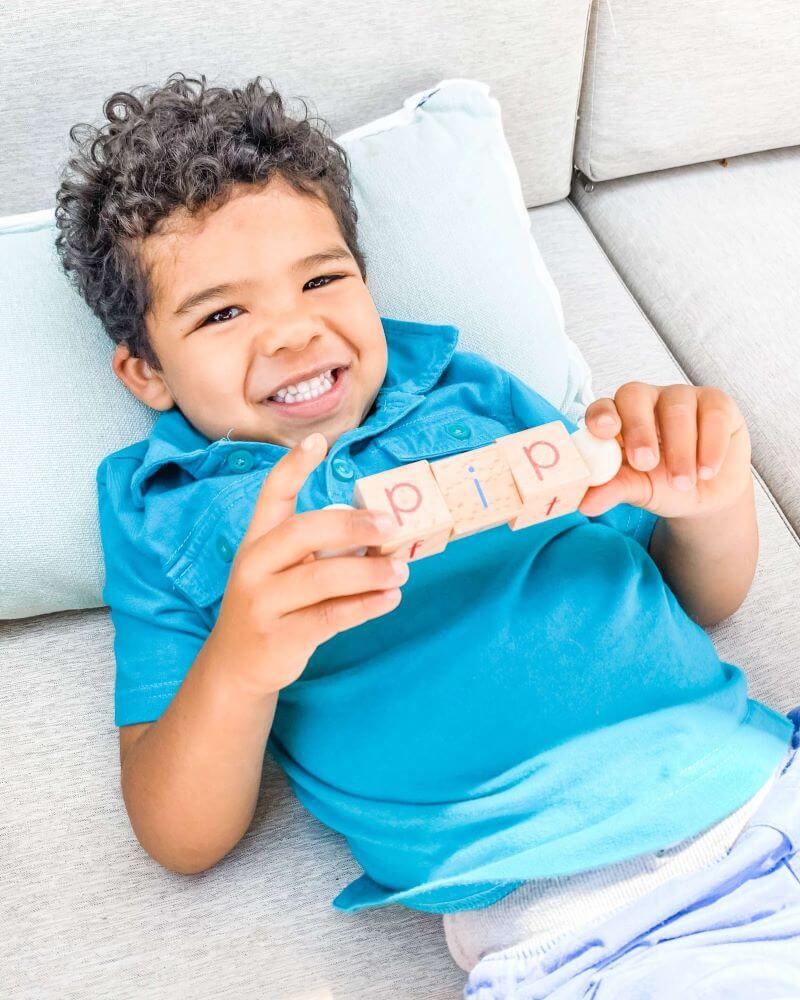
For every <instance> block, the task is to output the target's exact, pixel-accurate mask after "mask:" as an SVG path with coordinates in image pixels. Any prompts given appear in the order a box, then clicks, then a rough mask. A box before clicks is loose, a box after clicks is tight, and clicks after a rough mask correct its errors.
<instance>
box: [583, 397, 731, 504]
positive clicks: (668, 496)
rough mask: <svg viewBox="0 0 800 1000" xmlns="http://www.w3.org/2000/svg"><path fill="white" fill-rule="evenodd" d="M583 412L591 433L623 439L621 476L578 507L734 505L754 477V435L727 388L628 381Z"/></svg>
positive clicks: (591, 491) (592, 490)
mask: <svg viewBox="0 0 800 1000" xmlns="http://www.w3.org/2000/svg"><path fill="white" fill-rule="evenodd" d="M608 418H610V419H608ZM585 419H586V426H587V428H588V429H589V430H590V431H591V433H592V434H595V435H597V437H601V438H611V437H616V439H617V441H618V442H619V444H620V446H621V447H622V465H621V467H620V469H619V472H618V473H617V474H616V476H615V477H614V478H613V479H612V480H610V481H609V482H607V483H604V484H603V485H602V486H590V487H589V489H588V490H587V491H586V494H585V496H584V498H583V500H582V501H581V503H580V506H579V507H578V509H579V510H580V511H581V513H582V514H585V515H586V516H587V517H595V516H596V515H598V514H602V513H604V512H605V511H607V510H610V509H611V508H612V507H615V506H616V505H617V504H618V503H629V504H632V505H633V506H636V507H644V508H645V509H646V510H649V511H652V513H654V514H657V515H659V516H660V517H695V516H705V515H706V514H711V513H714V512H715V511H718V510H723V509H724V508H726V507H730V506H732V505H733V504H734V503H735V502H736V501H737V500H738V498H739V497H740V496H741V495H742V493H743V492H744V490H745V489H746V487H747V485H748V481H749V479H750V435H749V434H748V431H747V427H746V425H745V422H744V418H743V417H742V415H741V413H740V412H739V407H738V406H737V405H736V403H735V402H734V401H733V399H731V397H730V396H728V395H727V394H726V393H724V392H723V391H722V390H721V389H715V388H714V387H713V386H708V385H701V386H693V385H683V384H677V385H667V386H658V385H649V384H647V383H646V382H626V383H625V384H624V385H622V386H620V388H619V389H618V390H617V392H616V395H615V396H614V399H610V398H609V397H608V396H605V397H603V398H602V399H596V400H595V401H594V402H593V403H591V404H590V405H589V406H588V407H587V408H586V414H585ZM646 449H652V450H653V454H652V455H651V456H650V457H649V458H648V456H647V454H646ZM706 470H711V471H710V473H707V472H706Z"/></svg>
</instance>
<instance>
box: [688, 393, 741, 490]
mask: <svg viewBox="0 0 800 1000" xmlns="http://www.w3.org/2000/svg"><path fill="white" fill-rule="evenodd" d="M737 417H738V418H739V419H740V420H741V415H740V414H739V408H738V407H737V406H736V404H735V403H734V401H733V400H732V399H731V397H730V396H728V395H727V394H726V393H724V392H722V391H721V390H720V389H715V388H714V387H713V386H703V387H702V390H701V392H700V396H699V398H698V401H697V465H698V476H699V477H700V479H711V478H712V477H713V476H715V475H716V474H717V473H718V472H719V470H720V468H721V466H722V464H723V462H724V461H725V456H726V454H727V453H728V446H729V445H730V442H731V437H732V436H733V434H734V432H735V431H736V429H737Z"/></svg>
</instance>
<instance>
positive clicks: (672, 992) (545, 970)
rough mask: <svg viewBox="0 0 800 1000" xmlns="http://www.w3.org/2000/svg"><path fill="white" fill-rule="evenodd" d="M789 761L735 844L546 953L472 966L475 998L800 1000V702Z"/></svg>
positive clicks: (515, 953) (519, 951) (499, 956)
mask: <svg viewBox="0 0 800 1000" xmlns="http://www.w3.org/2000/svg"><path fill="white" fill-rule="evenodd" d="M787 715H788V717H789V718H790V719H791V720H792V722H793V723H794V736H793V738H792V744H791V747H790V748H789V749H788V751H787V754H786V760H785V762H784V766H783V770H782V771H781V773H780V774H779V775H778V777H777V778H776V780H775V782H774V783H773V785H772V787H771V788H770V790H769V792H768V793H767V795H766V796H765V798H764V800H763V801H762V803H761V805H760V806H759V808H758V809H757V810H756V812H755V813H754V814H753V815H752V816H751V817H750V819H749V821H748V822H747V824H746V825H745V827H744V829H743V830H742V832H741V833H740V834H739V837H738V838H737V840H736V842H735V843H734V845H733V846H732V848H731V850H730V852H729V853H728V854H727V855H726V856H725V857H724V858H722V859H721V860H719V861H717V862H716V863H715V864H713V865H710V866H709V867H707V868H703V869H700V870H699V871H697V872H695V873H694V874H693V875H692V876H690V877H688V878H687V877H685V876H683V877H680V878H676V879H673V880H671V881H669V882H665V883H664V884H663V885H660V886H658V887H657V888H656V889H654V890H653V891H652V892H650V893H648V894H647V895H645V896H643V897H642V898H641V899H638V900H636V902H635V903H633V904H631V905H630V906H628V907H625V908H623V909H622V910H619V911H618V912H617V913H615V914H614V915H613V916H612V917H610V918H609V919H608V920H606V921H603V922H602V923H599V924H596V925H593V926H592V927H590V928H588V929H587V928H582V929H581V931H579V932H578V933H575V934H572V935H570V936H568V937H567V938H564V939H560V940H559V941H557V942H556V943H555V944H554V945H553V947H552V948H551V949H549V950H548V951H547V952H545V953H544V954H541V953H539V954H538V955H532V954H526V949H525V942H524V941H523V942H521V943H519V944H516V945H514V946H513V947H511V948H506V949H504V950H502V951H496V952H493V953H491V954H489V955H486V956H485V957H484V958H482V959H481V960H480V962H478V964H477V965H476V966H475V967H474V968H473V969H472V971H471V972H470V974H469V978H468V980H467V983H466V986H465V987H464V997H465V998H469V1000H512V998H513V1000H533V998H537V1000H538V998H544V997H547V998H551V1000H578V998H582V1000H583V998H592V1000H676V998H678V997H680V998H681V1000H712V998H713V1000H799V998H800V855H798V849H799V848H800V755H798V747H800V705H798V706H797V707H796V708H793V709H792V710H791V712H788V713H787Z"/></svg>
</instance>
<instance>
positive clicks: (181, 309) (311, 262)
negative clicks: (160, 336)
mask: <svg viewBox="0 0 800 1000" xmlns="http://www.w3.org/2000/svg"><path fill="white" fill-rule="evenodd" d="M352 259H353V257H352V254H350V252H349V251H348V250H346V249H345V248H344V247H342V246H339V245H338V244H334V245H333V246H329V247H325V249H324V250H318V251H317V252H316V253H312V254H309V255H308V257H301V258H300V260H296V261H295V262H294V264H292V266H291V267H290V268H289V270H290V271H291V273H292V274H296V273H297V272H298V271H304V270H305V269H306V268H310V267H317V266H318V265H320V264H326V263H328V262H329V261H334V260H352ZM252 284H253V282H252V281H229V282H225V283H224V284H221V285H212V286H211V287H210V288H204V289H203V290H202V291H199V292H192V294H191V295H189V296H187V298H185V299H184V300H183V302H181V304H180V305H179V306H178V308H177V309H176V310H175V312H174V313H173V316H183V315H185V314H186V313H188V312H192V311H193V310H194V309H197V308H198V306H202V305H204V304H205V303H206V302H209V301H210V300H211V299H216V298H217V297H218V296H220V295H224V294H225V293H226V292H233V291H236V289H237V288H245V287H248V286H250V285H252Z"/></svg>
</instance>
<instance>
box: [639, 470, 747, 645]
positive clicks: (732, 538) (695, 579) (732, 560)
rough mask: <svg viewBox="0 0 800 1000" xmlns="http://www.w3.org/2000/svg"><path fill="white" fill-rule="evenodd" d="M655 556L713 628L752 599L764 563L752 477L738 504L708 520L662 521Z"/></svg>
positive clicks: (694, 612)
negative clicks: (751, 591)
mask: <svg viewBox="0 0 800 1000" xmlns="http://www.w3.org/2000/svg"><path fill="white" fill-rule="evenodd" d="M649 552H650V555H651V556H652V558H653V561H654V562H655V563H656V564H657V565H658V567H659V569H660V570H661V574H662V576H663V577H664V579H665V580H666V582H667V584H668V585H669V587H670V589H671V590H672V592H673V593H674V594H675V596H676V597H677V598H678V600H679V601H680V603H681V606H682V607H683V608H684V610H685V611H686V613H687V614H688V615H690V617H692V618H693V619H694V620H695V621H696V622H697V623H698V625H701V626H702V627H703V628H707V627H708V626H710V625H715V624H716V623H717V622H719V621H722V619H723V618H727V617H728V616H729V615H732V614H733V612H734V611H736V609H737V608H738V607H739V606H740V605H741V603H742V601H743V600H744V599H745V597H746V596H747V592H748V591H749V589H750V585H751V583H752V582H753V577H754V575H755V570H756V563H757V561H758V523H757V520H756V508H755V496H754V492H753V480H752V476H749V477H748V479H747V487H746V489H745V490H744V492H743V493H742V494H740V496H739V498H738V500H736V501H735V502H734V503H733V504H732V505H731V506H730V507H728V508H726V509H724V510H718V511H715V512H714V513H713V514H709V515H707V516H705V517H704V516H697V517H672V518H663V517H662V518H659V520H658V522H657V523H656V526H655V528H654V529H653V534H652V537H651V539H650V546H649Z"/></svg>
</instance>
